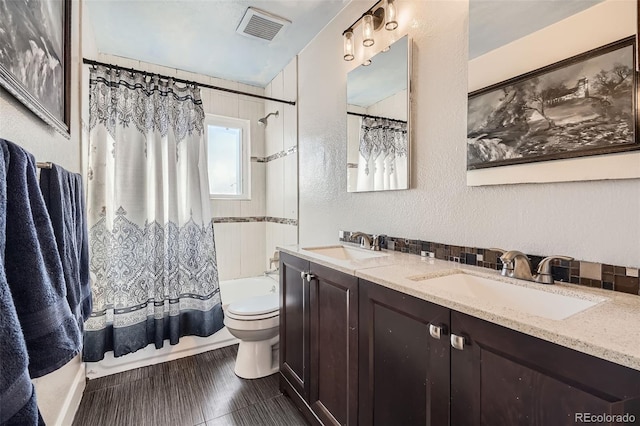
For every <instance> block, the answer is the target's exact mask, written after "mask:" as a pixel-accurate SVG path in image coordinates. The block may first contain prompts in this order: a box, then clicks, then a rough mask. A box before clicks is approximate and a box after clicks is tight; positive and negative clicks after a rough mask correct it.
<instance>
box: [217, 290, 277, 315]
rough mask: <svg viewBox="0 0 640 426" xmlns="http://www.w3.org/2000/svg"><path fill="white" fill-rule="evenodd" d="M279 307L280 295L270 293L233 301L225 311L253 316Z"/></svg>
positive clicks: (273, 310)
mask: <svg viewBox="0 0 640 426" xmlns="http://www.w3.org/2000/svg"><path fill="white" fill-rule="evenodd" d="M279 309H280V297H279V296H278V294H275V293H270V294H266V295H264V296H255V297H250V298H248V299H244V300H240V301H238V302H233V303H232V304H230V305H229V306H228V307H227V312H229V313H231V314H235V315H243V316H253V315H264V314H268V313H271V312H275V311H278V310H279Z"/></svg>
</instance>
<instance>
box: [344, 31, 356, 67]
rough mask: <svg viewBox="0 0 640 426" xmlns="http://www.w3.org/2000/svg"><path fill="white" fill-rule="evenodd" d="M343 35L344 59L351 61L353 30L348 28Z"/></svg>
mask: <svg viewBox="0 0 640 426" xmlns="http://www.w3.org/2000/svg"><path fill="white" fill-rule="evenodd" d="M343 36H344V60H345V61H353V57H354V56H353V30H352V29H351V28H349V29H348V30H346V31H345V32H344V34H343Z"/></svg>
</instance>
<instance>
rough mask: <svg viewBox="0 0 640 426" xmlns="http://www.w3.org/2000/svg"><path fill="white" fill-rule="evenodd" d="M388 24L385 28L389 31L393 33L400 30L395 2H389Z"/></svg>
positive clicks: (388, 0) (389, 0)
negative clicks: (397, 29)
mask: <svg viewBox="0 0 640 426" xmlns="http://www.w3.org/2000/svg"><path fill="white" fill-rule="evenodd" d="M386 15H387V23H386V24H384V27H385V28H386V29H387V31H393V30H395V29H396V28H398V19H397V18H396V4H395V0H387V12H386Z"/></svg>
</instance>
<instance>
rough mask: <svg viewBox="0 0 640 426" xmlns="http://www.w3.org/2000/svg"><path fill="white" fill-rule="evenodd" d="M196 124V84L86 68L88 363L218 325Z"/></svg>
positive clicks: (199, 120) (199, 117)
mask: <svg viewBox="0 0 640 426" xmlns="http://www.w3.org/2000/svg"><path fill="white" fill-rule="evenodd" d="M203 120H204V111H203V109H202V102H201V100H200V90H199V88H197V87H179V86H178V85H176V84H175V83H174V82H173V81H166V80H162V79H160V78H157V77H148V76H146V75H144V74H141V73H136V72H131V71H120V70H116V69H111V68H107V67H101V66H100V67H94V68H92V69H91V72H90V98H89V168H88V180H87V182H88V185H87V190H88V194H87V201H88V203H87V205H88V224H89V234H90V236H89V244H90V268H91V276H92V290H93V297H94V302H93V303H94V305H93V311H92V313H91V316H90V318H89V320H88V321H87V322H86V324H85V336H84V353H83V359H84V360H85V361H92V362H95V361H99V360H101V359H103V357H104V353H105V352H107V351H110V350H113V352H114V355H115V356H121V355H124V354H127V353H130V352H134V351H136V350H138V349H141V348H143V347H145V346H147V345H148V344H151V343H154V344H155V346H156V348H161V347H162V346H163V342H164V340H165V339H168V340H169V342H170V343H171V344H172V345H173V344H176V343H178V340H179V338H180V337H181V336H184V335H196V336H209V335H211V334H213V333H215V332H216V331H218V330H219V329H221V328H222V326H223V324H222V321H223V314H222V308H221V304H220V292H219V286H218V269H217V266H216V251H215V244H214V236H213V220H212V217H211V212H210V204H209V188H208V177H207V159H206V155H205V147H204V139H203Z"/></svg>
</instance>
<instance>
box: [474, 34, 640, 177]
mask: <svg viewBox="0 0 640 426" xmlns="http://www.w3.org/2000/svg"><path fill="white" fill-rule="evenodd" d="M635 48H636V46H635V37H630V38H627V39H624V40H621V41H619V42H616V43H612V44H609V45H607V46H603V47H600V48H597V49H594V50H591V51H589V52H586V53H583V54H581V55H577V56H574V57H572V58H569V59H566V60H564V61H561V62H558V63H555V64H553V65H549V66H547V67H544V68H541V69H538V70H535V71H532V72H530V73H527V74H524V75H521V76H518V77H515V78H513V79H510V80H508V81H504V82H501V83H498V84H495V85H492V86H490V87H487V88H484V89H481V90H478V91H475V92H472V93H470V94H469V103H468V113H467V170H473V169H480V168H486V167H495V166H503V165H507V164H521V163H530V162H536V161H546V160H554V159H560V158H571V157H581V156H587V155H597V154H608V153H614V152H621V151H627V150H634V149H638V148H640V145H639V144H638V142H637V140H636V138H637V126H638V119H637V89H638V88H637V84H638V82H637V74H636V71H635V70H636V63H635Z"/></svg>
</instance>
